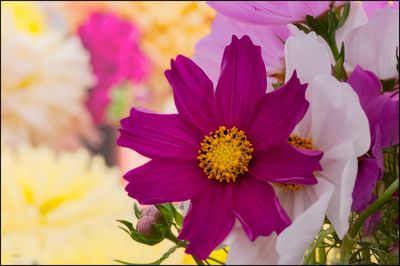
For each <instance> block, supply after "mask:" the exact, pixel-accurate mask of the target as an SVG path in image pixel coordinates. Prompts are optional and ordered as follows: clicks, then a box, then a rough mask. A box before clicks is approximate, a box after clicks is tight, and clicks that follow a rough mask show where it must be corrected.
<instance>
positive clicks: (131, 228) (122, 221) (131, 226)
mask: <svg viewBox="0 0 400 266" xmlns="http://www.w3.org/2000/svg"><path fill="white" fill-rule="evenodd" d="M117 222H119V223H121V224H123V225H125V226H126V227H128V229H129V231H132V230H134V227H133V225H132V223H130V222H128V221H125V220H117Z"/></svg>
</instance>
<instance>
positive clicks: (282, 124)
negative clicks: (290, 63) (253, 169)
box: [246, 71, 309, 151]
mask: <svg viewBox="0 0 400 266" xmlns="http://www.w3.org/2000/svg"><path fill="white" fill-rule="evenodd" d="M306 88H307V85H306V84H300V82H299V79H298V78H297V75H296V72H295V71H294V72H293V75H292V77H291V78H290V80H289V81H288V82H287V83H286V84H285V85H283V86H282V87H281V88H279V89H277V90H274V91H272V92H270V93H268V94H266V95H264V96H263V98H262V100H261V101H260V102H259V104H258V106H257V109H256V111H255V112H254V119H253V121H252V123H251V127H250V128H249V130H247V131H246V133H247V135H248V137H249V139H250V141H251V142H252V144H253V146H254V149H255V151H262V150H264V149H266V148H268V146H269V145H273V144H276V143H277V142H284V141H287V139H288V137H289V135H290V133H292V131H293V129H294V128H295V126H296V125H297V123H298V122H299V121H300V120H301V119H302V118H303V116H304V114H305V113H306V111H307V108H308V105H309V104H308V102H307V100H306V98H305V90H306ZM282 99H284V100H282Z"/></svg>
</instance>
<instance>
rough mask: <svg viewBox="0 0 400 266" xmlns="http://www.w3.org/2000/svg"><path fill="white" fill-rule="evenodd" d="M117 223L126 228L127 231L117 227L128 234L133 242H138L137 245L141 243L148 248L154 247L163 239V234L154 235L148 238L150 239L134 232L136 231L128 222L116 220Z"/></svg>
mask: <svg viewBox="0 0 400 266" xmlns="http://www.w3.org/2000/svg"><path fill="white" fill-rule="evenodd" d="M117 222H120V223H122V224H123V225H125V226H126V227H127V228H128V230H127V229H126V228H123V227H121V226H119V228H121V229H122V230H124V231H125V232H126V233H128V234H129V235H130V237H131V238H132V239H133V240H135V241H136V242H139V243H142V244H146V245H149V246H154V245H156V244H158V243H160V242H161V241H162V240H164V238H165V234H164V232H162V233H158V234H155V235H153V236H150V237H147V236H145V235H142V234H140V233H138V232H137V231H136V229H135V228H134V227H133V225H132V223H130V222H128V221H125V220H117Z"/></svg>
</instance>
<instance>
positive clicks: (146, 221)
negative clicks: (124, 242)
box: [136, 206, 162, 236]
mask: <svg viewBox="0 0 400 266" xmlns="http://www.w3.org/2000/svg"><path fill="white" fill-rule="evenodd" d="M161 221H162V215H161V213H160V212H159V210H158V209H157V208H156V207H154V206H146V207H144V208H143V209H142V211H141V216H140V219H139V220H138V222H137V224H136V231H138V232H139V233H141V234H142V235H145V236H152V235H153V234H154V233H156V231H155V228H154V227H153V225H154V224H158V223H161Z"/></svg>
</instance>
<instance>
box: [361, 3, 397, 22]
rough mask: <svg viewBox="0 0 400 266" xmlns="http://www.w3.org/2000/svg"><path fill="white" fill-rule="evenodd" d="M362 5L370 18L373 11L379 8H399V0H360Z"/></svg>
mask: <svg viewBox="0 0 400 266" xmlns="http://www.w3.org/2000/svg"><path fill="white" fill-rule="evenodd" d="M362 6H363V8H364V10H365V13H366V14H367V16H368V18H369V19H370V18H371V17H372V15H373V14H374V13H375V11H377V10H379V9H383V8H385V7H387V6H390V7H392V8H393V9H394V8H397V9H398V8H399V1H391V3H390V2H389V1H362Z"/></svg>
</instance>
